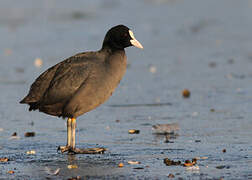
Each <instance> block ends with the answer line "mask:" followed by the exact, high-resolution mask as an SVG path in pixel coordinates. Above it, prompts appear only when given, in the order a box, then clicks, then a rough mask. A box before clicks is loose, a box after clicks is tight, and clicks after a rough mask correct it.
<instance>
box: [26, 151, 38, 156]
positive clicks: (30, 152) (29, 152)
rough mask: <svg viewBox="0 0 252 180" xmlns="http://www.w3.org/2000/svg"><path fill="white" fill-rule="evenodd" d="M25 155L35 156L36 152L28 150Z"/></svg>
mask: <svg viewBox="0 0 252 180" xmlns="http://www.w3.org/2000/svg"><path fill="white" fill-rule="evenodd" d="M26 154H29V155H31V154H36V151H35V150H30V151H27V152H26Z"/></svg>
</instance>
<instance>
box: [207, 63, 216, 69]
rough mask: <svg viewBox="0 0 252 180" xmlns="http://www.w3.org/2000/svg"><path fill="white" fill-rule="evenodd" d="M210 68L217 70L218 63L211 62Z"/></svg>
mask: <svg viewBox="0 0 252 180" xmlns="http://www.w3.org/2000/svg"><path fill="white" fill-rule="evenodd" d="M208 66H209V67H211V68H215V67H216V66H217V64H216V62H210V63H209V64H208Z"/></svg>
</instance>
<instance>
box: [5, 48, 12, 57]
mask: <svg viewBox="0 0 252 180" xmlns="http://www.w3.org/2000/svg"><path fill="white" fill-rule="evenodd" d="M11 54H12V50H11V49H9V48H7V49H5V50H4V55H5V56H10V55H11Z"/></svg>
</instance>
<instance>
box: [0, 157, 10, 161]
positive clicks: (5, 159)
mask: <svg viewBox="0 0 252 180" xmlns="http://www.w3.org/2000/svg"><path fill="white" fill-rule="evenodd" d="M8 161H9V159H8V158H7V157H3V158H0V162H8Z"/></svg>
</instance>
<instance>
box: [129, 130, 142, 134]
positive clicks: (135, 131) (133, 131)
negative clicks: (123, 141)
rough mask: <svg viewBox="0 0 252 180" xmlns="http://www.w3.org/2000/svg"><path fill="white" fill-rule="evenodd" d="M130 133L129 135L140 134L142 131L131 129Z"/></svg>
mask: <svg viewBox="0 0 252 180" xmlns="http://www.w3.org/2000/svg"><path fill="white" fill-rule="evenodd" d="M128 132H129V134H139V133H140V130H138V129H130V130H129V131H128Z"/></svg>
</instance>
